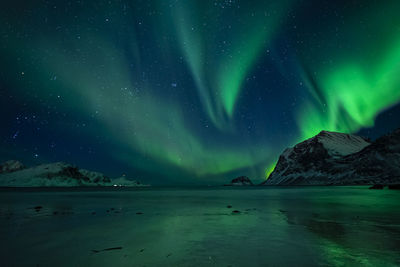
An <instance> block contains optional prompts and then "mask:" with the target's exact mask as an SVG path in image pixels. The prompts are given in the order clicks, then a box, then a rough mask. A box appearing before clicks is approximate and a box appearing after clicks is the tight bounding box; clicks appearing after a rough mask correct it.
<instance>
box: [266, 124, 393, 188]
mask: <svg viewBox="0 0 400 267" xmlns="http://www.w3.org/2000/svg"><path fill="white" fill-rule="evenodd" d="M399 181H400V129H398V130H395V131H393V132H392V133H390V134H387V135H385V136H383V137H381V138H378V139H377V140H376V141H375V142H372V143H370V142H368V141H367V140H365V139H364V138H362V137H359V136H356V135H351V134H344V133H336V132H327V131H322V132H320V133H319V134H318V135H316V136H314V137H312V138H310V139H307V140H305V141H303V142H301V143H299V144H297V145H295V146H294V147H292V148H288V149H286V150H285V151H284V152H283V153H282V154H281V156H280V157H279V160H278V163H277V165H276V167H275V169H274V171H273V172H272V173H271V175H270V176H269V178H268V180H266V181H265V182H264V183H263V184H265V185H345V184H349V185H350V184H371V183H385V184H389V183H396V182H397V183H398V182H399Z"/></svg>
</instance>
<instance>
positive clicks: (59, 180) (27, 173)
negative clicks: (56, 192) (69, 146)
mask: <svg viewBox="0 0 400 267" xmlns="http://www.w3.org/2000/svg"><path fill="white" fill-rule="evenodd" d="M140 185H141V184H140V183H138V182H136V181H131V180H128V179H126V178H125V177H121V178H118V179H110V178H108V177H107V176H105V175H104V174H102V173H99V172H93V171H88V170H84V169H79V168H78V167H75V166H73V165H70V164H67V163H63V162H56V163H50V164H42V165H39V166H36V167H32V168H25V167H24V165H23V164H22V163H20V162H18V161H7V162H5V163H3V164H1V165H0V186H7V187H38V186H140Z"/></svg>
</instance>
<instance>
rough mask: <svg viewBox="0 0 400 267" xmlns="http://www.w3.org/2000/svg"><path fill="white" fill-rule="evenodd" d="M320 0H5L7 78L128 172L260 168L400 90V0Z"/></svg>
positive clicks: (207, 177)
mask: <svg viewBox="0 0 400 267" xmlns="http://www.w3.org/2000/svg"><path fill="white" fill-rule="evenodd" d="M312 3H313V2H312V1H311V2H310V3H309V4H308V5H303V4H301V2H298V1H270V2H268V3H264V2H258V3H250V2H247V1H246V2H245V1H220V2H218V1H217V2H211V1H186V2H184V1H161V0H160V1H150V2H149V3H147V4H146V5H140V8H138V7H136V6H135V4H134V3H122V2H118V3H107V2H102V1H100V2H99V3H98V4H96V5H91V4H86V5H85V4H83V3H80V4H77V3H75V4H66V3H61V2H60V3H56V4H54V6H56V7H57V8H55V7H54V6H52V5H47V4H39V5H37V6H36V5H35V4H34V3H33V2H29V3H28V4H27V5H28V6H29V8H30V10H32V12H30V13H26V14H24V15H25V16H22V17H23V18H21V17H19V18H16V17H14V16H12V15H10V14H13V12H15V11H18V10H20V7H19V6H18V5H17V4H11V3H9V5H10V6H9V7H8V12H6V11H4V10H5V9H3V11H1V14H2V16H1V17H2V18H1V19H0V20H1V22H2V25H3V26H1V28H0V30H1V32H0V33H1V34H2V36H3V37H2V39H3V42H2V47H1V51H2V52H1V56H2V58H3V59H4V60H3V63H1V64H2V69H3V73H7V75H8V77H10V78H7V79H4V80H3V83H2V84H3V85H4V86H5V87H7V88H12V89H9V90H10V92H11V93H10V94H12V95H13V97H14V98H13V99H16V100H15V101H17V102H18V103H19V104H21V105H23V104H22V103H25V104H26V105H28V106H30V107H32V109H35V110H40V112H39V113H41V117H46V114H50V113H52V114H53V113H54V112H56V113H57V114H66V115H65V116H64V118H62V116H61V115H60V116H61V117H58V119H56V120H55V121H50V122H49V125H50V126H49V129H48V131H49V132H51V131H52V130H51V127H53V128H52V129H55V128H57V129H67V130H66V131H65V132H66V134H67V133H68V132H70V131H73V130H70V129H71V128H72V129H73V127H77V126H76V125H78V126H79V127H80V128H79V131H80V133H81V136H85V138H87V139H93V140H97V141H96V142H97V143H96V144H97V146H98V147H100V146H104V147H108V148H110V149H107V152H106V154H107V155H109V157H110V158H111V159H112V160H113V161H115V162H119V164H121V165H123V166H126V170H127V171H128V173H130V175H132V176H135V175H136V171H137V172H138V173H140V175H145V174H146V173H147V174H148V173H150V174H151V175H154V174H157V175H162V176H163V177H166V178H165V179H174V178H175V177H188V176H191V177H194V178H195V179H197V181H206V182H209V181H218V179H217V178H218V177H223V179H225V178H224V177H226V176H229V177H231V176H233V175H236V174H247V175H249V176H251V177H254V178H255V179H257V178H258V179H261V178H263V177H266V176H268V174H269V173H270V172H271V171H272V170H273V167H274V164H275V162H276V160H277V158H278V156H279V154H280V153H281V151H283V149H284V148H286V147H288V146H291V145H294V144H295V143H297V142H298V141H301V140H304V139H305V138H309V137H311V136H313V135H315V134H316V133H318V132H319V131H321V130H330V131H341V132H348V133H354V132H357V131H359V130H360V129H362V128H365V127H372V126H373V125H374V122H375V119H376V117H377V116H378V115H379V114H380V113H381V112H383V111H385V110H387V109H389V108H391V107H393V106H395V105H397V104H398V103H399V101H400V88H399V86H400V18H399V16H398V14H397V13H398V12H397V11H398V10H400V3H399V2H398V1H385V4H382V3H381V4H377V3H374V2H373V1H365V2H363V3H362V4H360V5H361V6H363V9H359V6H358V5H356V4H348V5H346V4H344V5H339V6H337V7H336V6H335V5H333V4H332V3H331V4H329V3H325V2H324V4H322V3H321V4H320V5H318V3H317V4H316V3H314V4H315V5H316V6H313V4H312ZM326 6H327V7H326ZM323 7H325V8H326V9H323ZM321 10H324V12H322V11H321ZM371 10H374V12H371ZM73 14H77V15H73ZM313 14H314V17H313V18H310V16H311V15H313ZM323 18H325V19H324V20H323ZM22 20H23V21H24V22H25V24H24V25H22V24H21V23H20V22H21V21H22ZM318 20H320V23H318ZM316 24H317V25H316ZM10 29H12V30H10ZM39 29H41V30H39ZM19 104H17V105H19ZM24 110H25V109H24ZM27 110H28V109H27ZM11 115H12V118H11ZM17 115H18V114H17V113H15V114H10V117H9V118H8V117H7V118H5V121H9V123H10V124H12V123H13V122H10V121H12V120H14V117H16V116H17ZM75 115H76V116H80V117H83V118H84V119H83V121H84V122H79V123H78V122H76V120H75V119H73V118H74V117H76V116H75ZM3 116H5V115H4V114H3ZM36 116H39V115H36ZM66 118H69V119H68V121H65V120H66ZM71 121H73V122H71ZM13 125H14V124H13ZM82 125H84V127H82ZM14 128H15V127H14ZM18 131H19V130H18ZM54 131H55V130H54ZM57 131H58V130H57ZM19 132H20V131H19ZM2 134H3V135H4V136H10V135H12V133H10V132H4V133H2ZM37 138H38V140H36V141H38V143H39V144H40V143H41V142H42V141H41V139H40V137H37ZM13 142H19V141H18V140H17V141H14V140H13ZM21 142H22V141H21ZM12 146H15V147H22V146H24V144H23V143H20V144H18V143H17V144H14V143H13V144H12ZM38 146H39V147H40V145H38ZM43 146H44V145H43ZM65 146H66V147H67V146H68V145H67V144H66V145H65ZM39 149H40V148H39ZM52 153H54V152H52ZM40 154H42V155H43V157H42V158H41V160H43V161H45V160H48V159H49V158H50V156H49V155H50V152H43V153H40ZM46 155H47V156H46ZM82 157H83V156H82ZM59 158H62V155H61V154H60V155H58V156H57V159H59ZM106 171H109V172H112V171H113V170H106ZM177 179H178V178H177ZM185 179H186V178H185Z"/></svg>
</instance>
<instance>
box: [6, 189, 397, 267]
mask: <svg viewBox="0 0 400 267" xmlns="http://www.w3.org/2000/svg"><path fill="white" fill-rule="evenodd" d="M229 205H231V206H232V207H231V208H229V207H228V206H229ZM35 206H42V208H41V209H39V208H38V209H37V210H36V209H34V207H35ZM399 208H400V191H393V190H368V189H366V187H301V188H300V187H292V188H254V189H244V188H242V189H241V188H208V189H205V188H198V189H187V188H181V189H179V188H177V189H171V188H170V189H160V188H158V189H157V188H154V189H140V190H106V191H98V190H85V191H84V190H76V189H75V190H73V191H67V190H62V191H29V192H27V191H25V192H21V191H19V192H16V191H10V190H1V191H0V246H1V247H0V248H1V249H0V265H1V266H10V265H11V266H19V265H24V266H26V265H28V266H29V265H31V266H36V265H39V266H294V265H296V266H332V265H335V266H344V265H346V266H349V265H351V266H354V265H362V266H399V265H400V210H399ZM234 210H237V211H239V212H238V213H234V212H233V211H234ZM107 248H118V249H112V250H104V251H102V250H103V249H107ZM93 250H95V251H99V252H94V251H93Z"/></svg>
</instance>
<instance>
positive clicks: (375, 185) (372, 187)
mask: <svg viewBox="0 0 400 267" xmlns="http://www.w3.org/2000/svg"><path fill="white" fill-rule="evenodd" d="M384 187H385V186H384V185H383V184H374V185H373V186H371V187H369V189H383V188H384Z"/></svg>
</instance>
